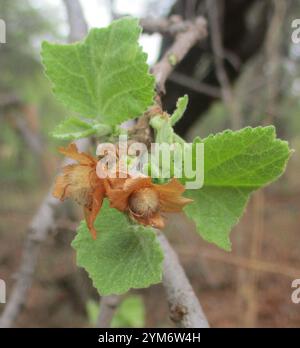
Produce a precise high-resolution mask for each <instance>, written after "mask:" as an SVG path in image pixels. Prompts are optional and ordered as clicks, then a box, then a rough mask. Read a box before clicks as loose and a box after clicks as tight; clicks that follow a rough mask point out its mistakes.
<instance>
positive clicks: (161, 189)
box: [154, 179, 193, 212]
mask: <svg viewBox="0 0 300 348" xmlns="http://www.w3.org/2000/svg"><path fill="white" fill-rule="evenodd" d="M154 186H155V190H156V191H157V192H158V193H159V202H160V210H161V211H164V212H180V211H181V210H182V208H183V207H184V206H185V205H186V204H188V203H191V202H193V200H192V199H189V198H185V197H183V196H182V193H183V192H184V191H185V188H184V186H183V185H182V184H181V183H180V182H179V181H178V180H177V179H172V180H171V181H170V182H168V183H167V184H164V185H154Z"/></svg>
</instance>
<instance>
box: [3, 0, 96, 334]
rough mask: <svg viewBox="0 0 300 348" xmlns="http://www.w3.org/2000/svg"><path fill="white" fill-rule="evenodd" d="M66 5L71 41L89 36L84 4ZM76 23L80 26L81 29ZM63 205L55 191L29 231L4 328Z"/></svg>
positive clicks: (82, 143)
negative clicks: (84, 15) (81, 5)
mask: <svg viewBox="0 0 300 348" xmlns="http://www.w3.org/2000/svg"><path fill="white" fill-rule="evenodd" d="M64 3H65V4H66V6H67V11H68V14H69V15H68V17H69V20H70V21H72V23H70V27H71V31H70V38H69V40H71V39H72V40H79V39H80V38H82V37H83V36H85V35H86V33H87V26H85V25H84V23H85V20H84V17H83V13H82V10H81V7H80V4H79V2H78V0H64ZM76 16H78V17H76ZM76 23H79V25H78V28H77V24H76ZM76 143H77V146H78V148H79V149H80V150H81V151H85V149H87V148H88V146H89V144H90V141H89V140H88V139H80V140H78V141H77V142H76ZM69 163H70V160H68V159H65V160H64V161H63V162H62V166H65V165H67V164H69ZM60 206H61V202H60V201H59V200H57V199H56V198H54V197H53V196H52V188H51V189H50V190H49V192H48V193H47V195H46V197H45V198H44V200H43V202H42V204H41V206H40V208H39V209H38V211H37V212H36V214H35V216H34V217H33V219H32V222H31V224H30V226H29V228H28V234H27V238H26V241H25V244H24V248H23V254H22V259H21V265H20V269H19V271H18V275H17V281H16V283H15V285H14V287H13V289H12V292H11V295H10V297H9V300H8V302H7V304H6V306H5V308H4V311H3V313H2V316H1V318H0V328H1V327H11V326H12V325H13V323H14V321H15V320H16V318H17V317H18V315H19V313H20V311H21V310H22V308H23V306H24V304H25V301H26V298H27V294H28V290H29V289H30V287H31V284H32V279H33V275H34V272H35V269H36V265H37V260H38V256H39V253H40V248H41V245H42V243H43V242H44V241H45V240H46V239H47V237H48V234H49V231H51V228H52V226H53V225H54V223H55V212H56V210H57V208H59V207H60Z"/></svg>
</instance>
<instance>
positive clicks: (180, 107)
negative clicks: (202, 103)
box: [170, 94, 189, 126]
mask: <svg viewBox="0 0 300 348" xmlns="http://www.w3.org/2000/svg"><path fill="white" fill-rule="evenodd" d="M188 102H189V97H188V96H187V95H186V94H185V95H184V96H183V97H181V98H179V99H178V100H177V103H176V110H175V111H174V112H173V114H172V116H171V117H170V119H171V124H172V126H174V125H175V124H176V123H177V122H178V121H179V120H180V119H181V117H182V116H183V114H184V113H185V110H186V108H187V105H188Z"/></svg>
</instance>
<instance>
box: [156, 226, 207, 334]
mask: <svg viewBox="0 0 300 348" xmlns="http://www.w3.org/2000/svg"><path fill="white" fill-rule="evenodd" d="M157 239H158V241H159V243H160V246H161V248H162V250H163V252H164V255H165V258H164V271H163V285H164V288H165V290H166V294H167V298H168V303H169V308H170V318H171V319H172V320H173V321H174V323H175V324H176V325H177V326H178V327H185V328H207V327H209V324H208V321H207V319H206V316H205V314H204V312H203V310H202V307H201V305H200V303H199V301H198V298H197V296H196V295H195V293H194V291H193V289H192V286H191V284H190V282H189V280H188V278H187V276H186V274H185V272H184V270H183V268H182V266H181V264H180V261H179V259H178V256H177V255H176V253H175V251H174V250H173V248H172V247H171V245H170V243H169V242H168V240H167V238H166V237H165V236H164V234H163V233H161V232H159V231H157Z"/></svg>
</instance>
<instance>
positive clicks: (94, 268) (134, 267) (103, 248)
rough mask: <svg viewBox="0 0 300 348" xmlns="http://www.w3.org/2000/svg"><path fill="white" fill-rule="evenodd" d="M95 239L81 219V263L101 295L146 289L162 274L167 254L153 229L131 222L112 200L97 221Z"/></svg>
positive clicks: (78, 247)
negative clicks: (163, 252)
mask: <svg viewBox="0 0 300 348" xmlns="http://www.w3.org/2000/svg"><path fill="white" fill-rule="evenodd" d="M95 227H96V230H97V231H98V235H97V239H96V240H93V239H92V237H91V235H90V233H89V231H88V229H87V226H86V224H85V222H81V224H80V226H79V228H78V233H77V236H76V238H75V239H74V241H73V243H72V246H73V247H74V248H75V250H76V251H77V263H78V265H79V266H81V267H84V268H85V269H86V271H87V272H88V274H89V276H90V277H91V279H92V281H93V284H94V286H95V287H96V288H97V289H98V291H99V293H100V294H101V295H110V294H121V293H124V292H126V291H128V290H129V289H130V288H146V287H148V286H150V285H151V284H155V283H159V282H160V281H161V277H162V261H163V254H162V251H161V249H160V246H159V244H158V242H157V241H156V236H155V233H154V231H153V229H152V228H146V227H144V226H141V225H134V224H132V223H130V222H129V221H128V219H127V217H126V216H125V215H124V214H122V213H120V212H119V211H117V210H115V209H112V208H109V206H108V202H107V201H106V202H104V205H103V207H102V209H101V212H100V213H99V215H98V217H97V219H96V222H95Z"/></svg>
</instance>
